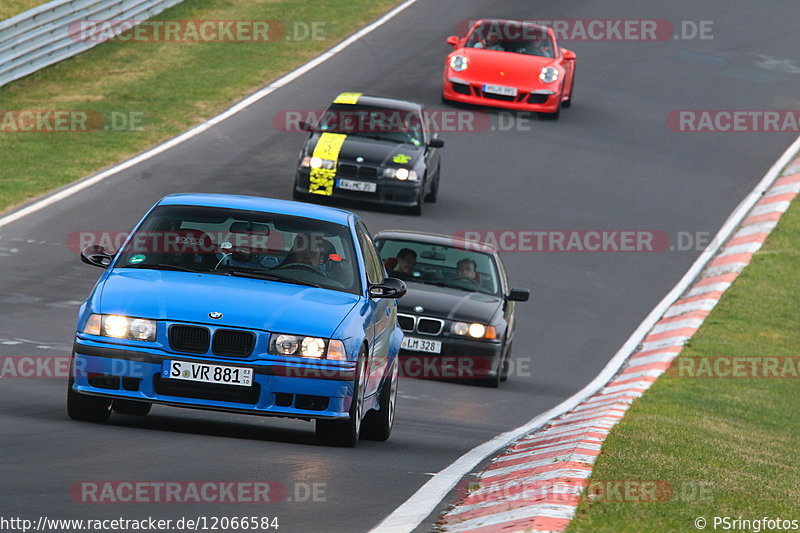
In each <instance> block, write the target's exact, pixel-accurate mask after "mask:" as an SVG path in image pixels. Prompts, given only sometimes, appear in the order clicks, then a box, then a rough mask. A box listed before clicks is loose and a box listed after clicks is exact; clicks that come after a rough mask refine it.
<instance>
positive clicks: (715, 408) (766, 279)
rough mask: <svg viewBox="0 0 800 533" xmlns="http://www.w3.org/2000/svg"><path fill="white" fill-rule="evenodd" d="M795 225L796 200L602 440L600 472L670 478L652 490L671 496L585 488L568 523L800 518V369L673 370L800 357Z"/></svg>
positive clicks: (679, 527)
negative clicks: (604, 494) (763, 373)
mask: <svg viewBox="0 0 800 533" xmlns="http://www.w3.org/2000/svg"><path fill="white" fill-rule="evenodd" d="M798 235H800V208H798V206H797V205H796V204H795V205H793V206H792V207H791V208H790V210H789V211H788V212H787V213H786V214H784V216H783V218H782V219H781V221H780V223H779V225H778V227H777V228H776V229H775V230H774V231H773V232H772V234H771V235H770V237H769V239H768V241H767V243H766V244H765V246H764V247H763V248H762V250H761V251H760V252H759V253H758V254H756V255H755V256H754V258H753V261H752V263H751V264H750V266H748V267H747V268H746V269H745V271H744V272H743V273H742V274H741V275H740V276H739V277H738V279H737V280H736V283H735V284H734V285H733V286H732V287H731V288H730V289H729V290H728V292H727V293H726V294H725V295H724V296H723V298H722V300H721V301H720V303H719V304H718V305H717V307H716V308H715V309H714V311H713V312H712V313H711V315H710V316H709V317H708V319H707V320H706V321H705V323H704V325H703V326H702V327H701V329H700V330H699V331H698V332H697V334H696V335H695V336H694V337H693V338H692V339H691V341H690V344H689V345H688V346H687V348H685V349H684V351H683V352H682V353H681V355H680V356H679V357H678V358H677V359H676V360H675V361H674V362H673V364H672V367H671V368H670V371H669V373H667V374H665V375H663V376H662V377H661V378H659V380H658V381H657V382H656V383H655V385H654V386H653V387H652V388H651V389H650V390H649V391H648V392H647V393H646V394H645V396H644V397H642V398H640V399H639V400H637V401H636V402H635V403H634V404H633V406H632V408H631V409H630V410H629V411H628V413H627V414H626V415H625V418H624V419H623V420H622V422H620V423H619V424H618V425H617V426H616V427H615V428H614V429H613V430H612V432H611V434H610V435H609V437H608V439H607V440H606V442H605V444H604V446H603V450H602V453H601V455H600V457H599V458H598V461H597V463H596V465H595V468H594V472H593V474H592V480H593V481H599V480H603V482H608V481H611V480H637V481H655V482H657V483H659V485H658V486H660V487H662V488H663V487H668V488H670V490H671V494H670V493H669V491H667V492H665V493H664V494H663V495H662V497H660V498H656V499H657V500H662V499H663V500H666V501H637V498H636V497H633V498H630V499H628V500H626V498H624V497H623V498H622V499H621V500H623V501H619V500H618V501H616V502H611V501H597V500H595V501H589V500H587V499H586V498H583V500H582V501H581V504H580V506H579V507H578V510H577V515H576V518H575V520H574V521H573V522H572V524H571V525H570V528H569V529H568V531H569V532H572V533H574V532H583V531H592V532H598V531H599V532H605V531H608V532H626V531H631V532H646V531H654V532H655V531H658V532H662V531H698V530H699V529H696V527H695V520H696V519H698V518H699V517H703V518H704V519H705V520H706V529H707V530H712V531H713V530H714V529H715V528H714V517H720V518H721V517H730V518H731V519H736V518H742V519H749V520H757V519H762V518H763V517H769V518H778V517H780V518H782V519H794V520H798V521H800V511H799V510H798V504H797V502H798V501H800V462H798V461H797V458H796V450H797V442H798V437H800V415H798V405H800V379H798V376H797V375H793V372H791V371H790V370H788V367H786V368H785V367H783V365H780V366H779V369H781V374H782V375H784V376H788V377H784V378H761V379H752V378H747V379H744V378H720V377H717V378H711V377H706V378H697V377H695V378H690V377H681V376H680V374H679V373H677V372H674V370H675V369H676V365H679V364H680V362H681V361H680V360H681V358H687V357H709V358H711V357H719V356H722V357H729V356H732V357H781V356H784V357H785V356H789V357H797V356H798V355H800V328H798V327H797V319H798V317H800V246H798ZM684 363H687V361H684ZM698 368H699V367H698ZM719 368H720V369H721V371H724V369H725V367H719ZM794 368H795V370H797V365H796V361H795V364H794ZM712 374H716V372H712ZM601 486H603V485H602V483H601ZM725 525H726V524H725V523H721V522H718V523H717V524H716V526H717V527H716V530H723V529H725V530H726V531H759V527H760V529H761V530H762V531H763V530H766V529H767V528H766V526H764V525H761V526H759V525H754V524H749V527H747V526H748V524H746V523H744V522H739V523H735V522H732V521H731V522H728V524H727V525H729V526H730V527H728V528H725V527H724V526H725Z"/></svg>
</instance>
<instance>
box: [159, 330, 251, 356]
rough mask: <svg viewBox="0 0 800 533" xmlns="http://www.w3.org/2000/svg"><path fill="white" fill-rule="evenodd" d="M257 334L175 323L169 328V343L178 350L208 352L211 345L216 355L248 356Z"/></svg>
mask: <svg viewBox="0 0 800 533" xmlns="http://www.w3.org/2000/svg"><path fill="white" fill-rule="evenodd" d="M255 344H256V336H255V334H254V333H253V332H251V331H239V330H235V329H219V330H217V331H215V332H214V340H213V342H212V340H211V332H210V331H209V330H208V328H204V327H202V326H183V325H173V326H171V327H170V328H169V345H170V347H171V348H172V349H173V350H175V351H176V352H184V353H206V352H208V347H209V345H211V351H212V353H214V355H221V356H224V357H247V356H249V355H250V354H251V353H253V348H254V347H255Z"/></svg>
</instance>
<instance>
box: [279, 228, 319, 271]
mask: <svg viewBox="0 0 800 533" xmlns="http://www.w3.org/2000/svg"><path fill="white" fill-rule="evenodd" d="M320 241H321V239H320V238H318V237H314V236H313V235H311V234H310V233H298V234H297V235H295V236H294V241H293V242H292V249H291V250H289V254H288V255H287V256H286V259H284V260H283V262H282V263H281V264H280V265H279V266H278V268H292V267H293V266H301V267H302V266H303V265H307V266H311V267H314V268H315V269H317V270H319V272H320V274H323V275H324V274H325V272H324V271H323V270H322V269H320V264H321V263H322V253H323V251H324V250H323V246H322V243H321V242H320Z"/></svg>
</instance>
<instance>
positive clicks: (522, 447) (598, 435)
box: [510, 431, 607, 452]
mask: <svg viewBox="0 0 800 533" xmlns="http://www.w3.org/2000/svg"><path fill="white" fill-rule="evenodd" d="M576 435H577V433H574V434H572V435H566V436H563V437H553V438H546V437H545V438H542V439H537V440H535V441H524V442H520V443H519V444H516V445H514V446H512V447H511V448H510V449H512V450H516V451H520V452H522V451H530V449H531V448H536V447H538V446H542V447H547V446H557V445H558V444H560V443H564V441H567V440H569V439H574V438H575V436H576ZM606 435H607V433H603V432H600V431H590V432H588V433H586V436H585V438H586V439H587V441H588V439H600V440H601V441H602V440H604V439H605V437H606ZM576 442H579V441H576Z"/></svg>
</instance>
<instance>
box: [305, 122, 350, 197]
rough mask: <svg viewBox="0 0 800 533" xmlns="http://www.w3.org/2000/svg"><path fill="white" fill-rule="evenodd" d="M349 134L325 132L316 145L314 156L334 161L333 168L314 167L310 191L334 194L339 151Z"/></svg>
mask: <svg viewBox="0 0 800 533" xmlns="http://www.w3.org/2000/svg"><path fill="white" fill-rule="evenodd" d="M345 139H347V135H345V134H344V133H323V134H322V135H320V137H319V141H317V146H315V147H314V153H313V154H312V157H318V158H320V159H329V160H331V161H333V168H312V169H311V172H310V173H309V175H308V192H310V193H312V194H322V195H324V196H330V195H332V194H333V182H334V178H335V177H336V166H337V164H338V160H339V152H340V151H341V149H342V145H343V144H344V140H345Z"/></svg>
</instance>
